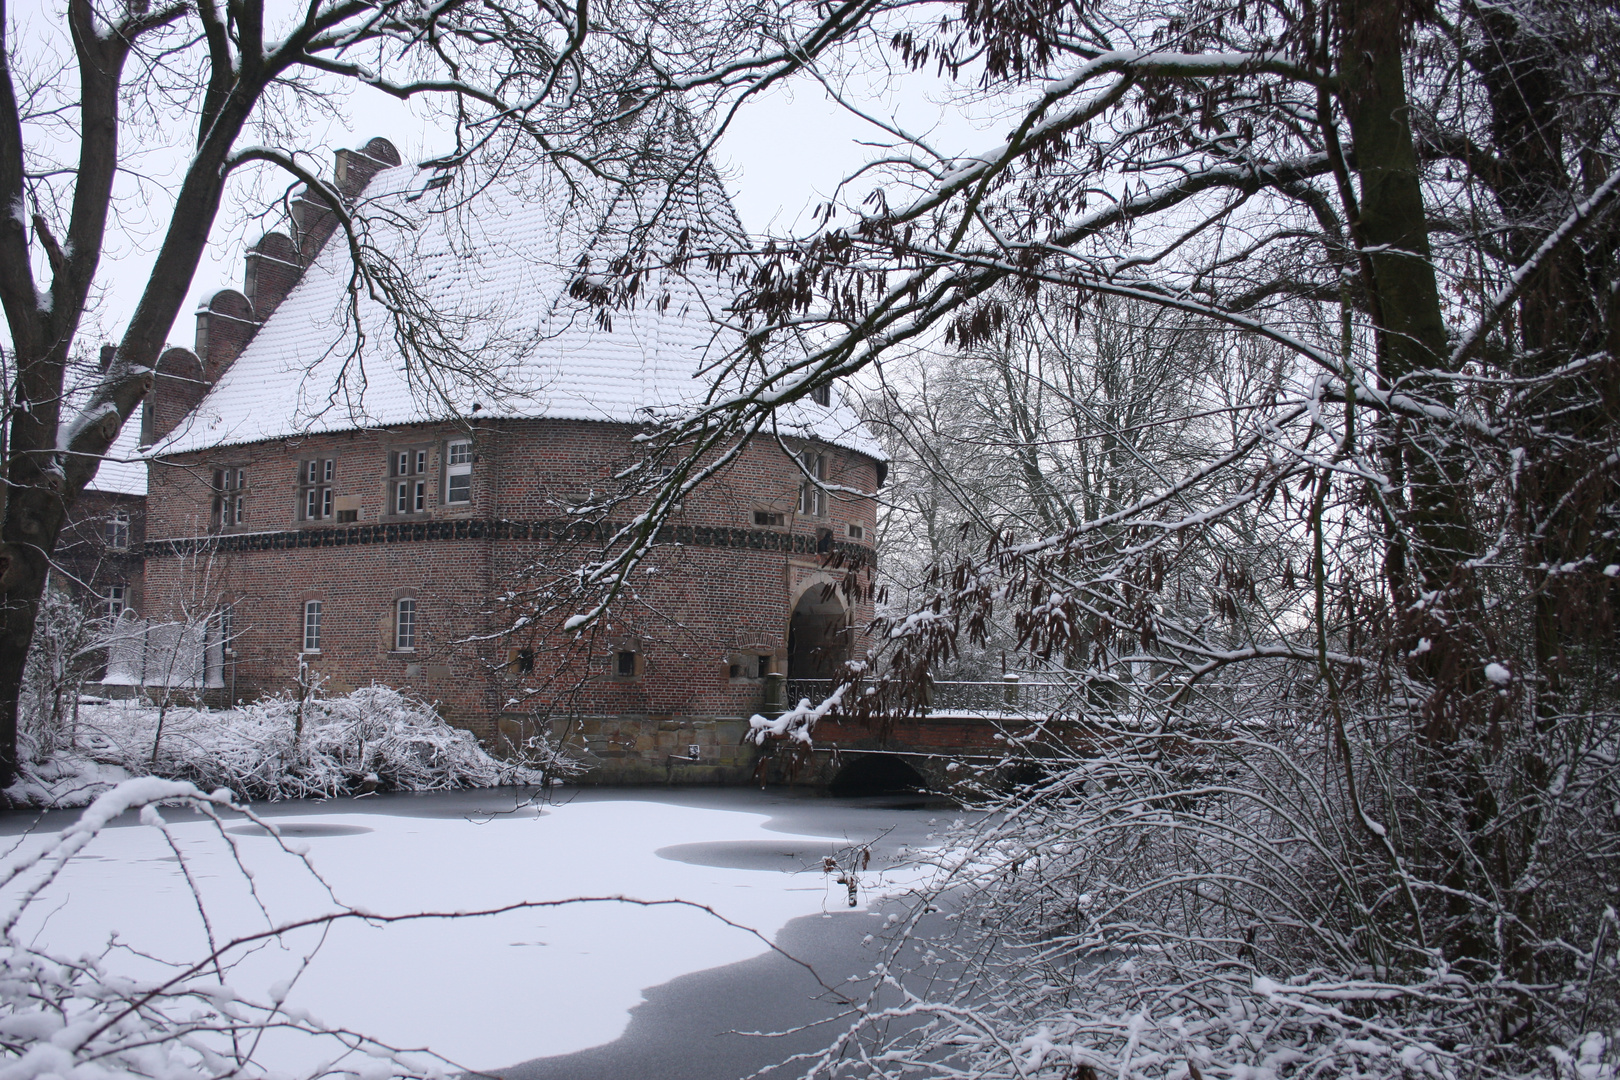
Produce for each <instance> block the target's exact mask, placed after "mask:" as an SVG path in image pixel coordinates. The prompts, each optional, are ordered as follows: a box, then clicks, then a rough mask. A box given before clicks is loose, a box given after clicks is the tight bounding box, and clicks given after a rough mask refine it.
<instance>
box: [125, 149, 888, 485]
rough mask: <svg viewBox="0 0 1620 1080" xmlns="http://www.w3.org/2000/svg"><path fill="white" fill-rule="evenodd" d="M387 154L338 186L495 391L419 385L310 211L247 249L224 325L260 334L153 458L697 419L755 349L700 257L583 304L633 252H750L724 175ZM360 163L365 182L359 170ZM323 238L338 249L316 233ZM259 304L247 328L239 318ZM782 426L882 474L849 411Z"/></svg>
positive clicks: (456, 381) (725, 287)
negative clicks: (470, 428)
mask: <svg viewBox="0 0 1620 1080" xmlns="http://www.w3.org/2000/svg"><path fill="white" fill-rule="evenodd" d="M379 143H383V146H384V147H386V150H383V149H382V148H379V147H378V144H379ZM392 150H393V148H392V147H391V146H387V144H386V143H385V142H384V141H383V140H373V142H372V143H371V144H368V146H367V147H366V149H365V151H361V152H354V151H351V152H347V154H348V155H349V156H348V157H345V158H344V159H343V160H341V161H340V162H339V168H338V176H337V179H338V183H339V186H340V187H341V188H349V187H355V193H354V198H355V200H356V206H357V207H358V208H359V209H360V211H361V212H362V214H364V215H365V216H367V217H368V218H369V219H370V221H371V222H372V224H371V226H370V232H369V234H368V236H367V241H368V242H369V243H370V244H373V245H375V247H376V248H377V250H378V251H379V252H381V253H382V254H383V255H385V256H386V257H387V258H388V259H389V260H391V261H392V263H393V265H394V266H396V267H397V268H398V269H399V270H400V271H401V272H402V273H403V274H404V275H405V277H406V279H407V280H408V281H409V282H410V283H411V286H412V288H414V289H415V290H417V291H418V292H419V293H420V295H421V297H422V299H424V300H425V301H426V302H427V303H428V304H430V305H431V306H432V307H433V309H434V310H436V311H438V312H439V313H440V314H441V315H442V316H443V321H442V324H441V325H442V327H443V332H444V333H445V335H446V336H447V337H449V338H451V339H453V340H454V342H455V345H456V347H457V348H458V349H459V350H461V351H463V352H466V353H471V354H474V355H477V356H479V357H480V360H481V361H482V362H483V363H484V364H486V365H487V366H488V371H489V377H487V378H483V379H479V380H473V379H466V378H457V377H455V376H454V375H453V374H452V375H447V374H446V373H445V372H444V371H443V370H440V369H434V370H427V369H423V370H413V365H412V364H411V363H408V362H407V360H406V358H405V356H404V355H403V353H402V351H401V349H400V347H399V345H398V343H397V342H396V337H395V332H394V328H393V326H392V324H391V322H390V320H389V319H388V317H387V315H386V313H385V311H384V309H383V307H382V305H381V304H379V303H378V302H376V301H375V300H374V299H373V298H371V297H370V296H369V295H367V294H366V293H365V290H364V289H363V288H362V289H361V290H360V291H359V295H358V299H357V300H355V301H354V304H355V306H354V308H353V309H352V310H351V307H350V304H351V298H352V297H354V296H355V293H354V292H352V291H351V279H352V274H351V265H350V260H349V251H348V245H347V243H346V241H345V239H344V236H343V234H342V233H341V232H339V233H335V234H333V233H332V231H331V228H330V221H329V219H330V217H331V215H330V214H329V213H328V214H327V215H326V219H320V218H319V216H318V215H317V214H316V212H315V210H313V209H309V208H305V209H303V210H302V211H300V212H298V213H295V217H298V218H299V220H298V221H295V222H294V224H293V228H292V230H291V232H292V235H291V236H287V235H285V234H280V233H272V234H269V235H267V236H266V237H265V238H263V239H262V240H261V241H260V242H259V243H258V244H256V245H255V246H254V248H253V249H252V250H251V251H250V252H249V255H248V259H249V266H250V270H249V272H248V274H247V280H246V281H245V283H244V284H245V289H244V292H243V293H237V292H234V291H232V292H230V293H229V295H228V297H226V294H224V293H222V294H220V297H224V298H225V299H227V300H228V301H229V304H228V305H227V306H231V310H230V311H229V312H228V313H225V312H222V314H228V315H229V317H230V318H232V319H242V320H243V323H242V325H246V324H247V323H249V322H253V330H254V331H256V332H250V333H249V334H248V335H246V339H245V340H244V342H243V343H242V344H241V345H238V343H237V342H236V341H235V340H234V339H233V340H231V341H230V342H229V344H228V345H226V348H227V349H229V350H231V352H233V353H234V352H235V351H236V350H237V349H238V348H239V349H240V352H239V354H237V355H234V356H233V357H231V358H229V359H226V358H221V357H215V356H209V355H205V356H204V361H205V363H206V366H207V367H208V369H209V372H208V374H209V376H210V378H209V379H208V381H209V382H211V383H212V384H213V385H212V388H211V389H209V390H208V392H207V394H206V396H203V397H202V398H201V400H200V402H199V403H198V404H197V405H196V407H195V410H194V412H192V414H191V415H190V416H189V417H187V418H186V422H185V423H181V424H179V426H178V427H176V428H175V429H174V430H173V431H172V432H168V433H166V434H160V435H159V436H158V438H157V440H156V445H154V446H153V447H152V450H151V452H152V454H153V455H168V454H176V453H184V452H188V451H196V450H201V449H206V448H210V447H216V446H227V445H243V444H250V443H256V442H263V441H267V440H276V439H283V438H289V437H296V436H301V435H306V434H310V433H314V432H322V431H327V432H330V431H344V430H354V429H364V428H379V427H381V428H386V427H394V426H399V425H406V424H417V423H427V422H434V421H442V420H446V419H454V418H457V417H464V416H468V415H471V414H472V413H473V412H474V411H475V410H476V411H477V412H478V415H480V416H484V417H502V416H507V417H526V418H550V419H567V420H600V421H610V422H630V423H635V422H640V421H643V420H645V419H646V418H647V417H648V415H649V414H650V413H651V412H654V411H659V412H662V411H666V410H671V409H680V408H682V407H684V406H689V405H694V404H697V403H698V402H700V401H701V400H702V399H703V398H704V396H705V395H706V394H707V393H709V392H710V389H711V388H710V384H709V379H708V378H707V377H705V375H704V374H703V369H704V368H705V366H706V365H708V364H711V363H713V362H714V361H715V360H717V359H719V358H720V357H722V356H724V355H725V354H726V353H727V352H729V351H730V350H731V349H732V348H734V347H735V346H736V344H737V343H738V341H739V340H740V336H739V333H738V331H737V329H736V328H735V326H734V325H728V321H729V307H730V303H731V298H732V297H733V296H734V295H735V289H736V287H737V286H736V285H735V283H734V279H733V278H732V276H731V275H729V274H727V273H725V272H723V271H719V270H716V269H714V268H712V267H711V266H710V265H709V263H708V260H706V259H703V258H697V259H693V260H691V261H689V262H687V263H685V264H684V266H682V268H681V269H680V270H679V271H676V270H661V271H655V272H653V273H650V274H649V275H647V277H646V278H645V279H644V280H643V281H642V282H641V283H640V288H639V291H638V294H637V297H636V301H635V303H634V304H633V305H630V306H628V307H624V308H614V309H611V310H609V311H606V312H604V311H602V310H599V309H598V308H597V307H594V306H592V305H591V304H590V303H589V302H588V300H586V299H581V298H577V297H576V296H575V295H573V294H574V293H576V292H579V291H581V288H580V286H581V283H583V285H584V287H585V289H586V290H587V291H588V288H589V285H590V283H591V272H592V271H593V270H594V271H597V272H603V271H605V270H606V269H607V268H608V267H609V265H610V264H611V263H612V262H613V260H614V259H616V258H619V257H621V256H622V255H623V254H624V253H625V252H626V251H628V250H630V249H631V247H632V245H633V244H635V243H637V242H640V243H643V244H645V245H646V246H647V247H648V248H649V249H651V250H652V251H654V252H655V253H656V254H657V255H658V256H660V257H663V258H668V257H669V256H670V255H672V254H673V253H674V252H675V251H676V245H677V243H679V242H680V241H681V240H682V239H683V234H685V236H684V238H685V239H686V240H687V241H688V242H689V244H690V247H691V248H692V249H695V250H698V251H703V250H704V248H705V247H706V246H707V244H708V242H711V241H715V240H718V241H721V242H725V241H727V240H728V238H729V239H731V240H734V241H735V242H736V243H738V244H740V243H741V236H742V230H741V228H740V226H739V224H738V222H737V219H736V216H735V213H734V211H733V210H732V208H731V205H730V201H729V199H728V198H727V197H726V194H725V192H724V189H723V188H722V187H721V185H720V183H719V181H718V179H717V178H716V177H715V176H714V175H713V173H712V172H711V171H707V170H706V175H705V177H704V180H703V181H702V182H701V183H700V184H698V185H696V190H695V191H694V190H692V189H691V188H683V189H679V190H674V191H672V190H670V188H669V187H668V186H667V185H662V184H659V183H656V182H653V183H646V184H642V185H637V188H636V189H635V190H633V191H627V190H623V189H616V188H611V187H609V186H608V185H607V184H605V183H604V182H601V181H596V180H593V179H591V178H585V179H583V180H575V179H565V178H564V177H563V176H562V175H561V174H560V173H558V172H557V171H556V170H555V168H554V167H552V166H535V167H533V168H531V169H529V170H527V171H526V172H524V173H523V174H522V175H519V176H516V177H503V178H501V179H500V180H497V181H496V182H494V183H489V184H487V185H485V186H483V187H481V188H479V189H477V190H473V191H466V190H463V185H462V184H461V183H460V182H459V181H460V178H459V177H458V176H456V175H454V174H449V173H446V172H443V171H437V170H434V169H431V168H416V167H413V166H395V167H387V168H384V167H381V166H380V165H378V159H381V158H386V157H387V156H388V153H387V152H389V151H392ZM362 159H363V161H362ZM393 160H395V161H397V160H398V158H397V155H395V156H394V158H393ZM357 161H362V163H363V164H364V166H365V169H364V170H356V168H355V163H356V162H357ZM373 166H376V171H375V172H374V175H373V174H372V171H371V170H372V167H373ZM345 167H347V168H345ZM357 178H360V179H363V180H364V181H365V182H364V186H363V187H358V186H356V185H355V180H356V179H357ZM345 194H346V195H347V194H349V192H348V191H347V190H346V191H345ZM303 202H308V200H307V199H306V200H303ZM303 202H300V203H299V206H303ZM305 218H308V220H305ZM654 219H656V224H655V225H653V226H652V227H651V228H648V227H647V226H646V225H645V223H646V222H647V221H649V220H654ZM322 231H324V232H325V233H327V234H330V235H331V236H332V239H331V240H330V242H325V241H326V236H325V235H318V236H317V234H319V233H320V232H322ZM317 238H318V239H319V240H320V241H322V244H321V247H320V250H319V253H318V254H315V255H314V256H313V261H312V262H310V263H309V265H308V266H307V268H304V269H302V273H301V276H299V275H298V274H296V273H294V272H293V271H294V270H295V269H296V268H297V267H296V264H298V263H300V262H302V261H303V260H304V259H305V258H308V257H310V248H311V246H312V244H311V241H313V240H315V239H317ZM238 300H240V301H241V302H240V303H238ZM244 305H245V308H244V311H245V313H244V314H238V313H237V312H236V311H235V307H244ZM205 314H206V313H205ZM254 320H263V322H262V326H260V325H258V324H257V322H254ZM232 325H233V326H234V325H237V324H236V323H234V322H233V323H232ZM357 328H358V333H357ZM213 333H214V332H213V331H209V332H208V336H209V337H210V339H211V338H212V337H213ZM357 341H360V342H363V346H362V347H360V348H357V347H356V342H357ZM212 349H213V345H212V342H211V341H210V342H208V343H206V351H212ZM200 351H204V350H200ZM221 367H223V371H222V372H220V369H221ZM216 373H218V374H217V375H216ZM216 379H217V381H215V380H216ZM492 386H493V387H498V388H499V390H492V389H491V387H492ZM188 404H189V403H188ZM777 425H778V429H779V430H780V431H781V433H782V434H785V435H790V436H800V437H808V438H816V439H820V440H822V441H825V442H827V443H830V444H833V445H837V446H841V447H844V448H846V449H850V450H855V451H857V452H860V453H863V454H865V455H867V456H869V457H871V458H873V459H874V460H877V461H880V462H881V461H883V460H884V458H885V457H886V455H884V453H883V451H882V449H881V448H880V446H879V445H878V444H877V442H876V440H874V439H873V438H872V437H871V436H870V434H868V433H867V432H866V431H865V430H864V428H863V427H862V426H861V424H860V420H859V418H858V416H857V415H856V414H855V413H854V411H853V410H852V409H850V408H848V407H847V406H846V405H845V404H843V402H842V401H841V400H839V398H838V396H837V395H834V397H833V402H832V404H831V407H824V406H815V405H812V404H810V403H808V402H806V403H795V404H792V405H788V406H784V407H783V408H782V409H781V410H780V412H779V414H778V416H777Z"/></svg>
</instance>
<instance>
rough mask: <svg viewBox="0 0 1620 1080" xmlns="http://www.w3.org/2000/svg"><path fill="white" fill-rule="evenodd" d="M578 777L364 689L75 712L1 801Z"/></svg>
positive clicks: (402, 700) (545, 754) (400, 699)
mask: <svg viewBox="0 0 1620 1080" xmlns="http://www.w3.org/2000/svg"><path fill="white" fill-rule="evenodd" d="M580 770H581V766H579V765H578V764H577V763H576V762H574V761H573V760H572V759H571V758H568V757H567V756H566V755H565V754H563V753H562V752H561V751H560V750H559V749H558V748H557V747H556V746H555V745H553V744H551V743H549V742H546V741H544V740H531V741H530V742H529V743H528V744H526V745H525V746H524V747H522V748H521V749H520V752H519V753H518V754H517V755H515V756H514V757H512V758H511V759H509V760H502V759H499V758H496V757H494V756H492V755H490V754H489V753H488V752H487V751H486V750H484V748H483V747H481V746H480V745H479V744H478V741H477V739H475V738H474V737H473V736H472V734H471V733H470V732H467V731H463V730H461V729H459V728H454V727H451V726H450V725H449V724H448V723H446V722H445V720H444V719H443V718H442V717H441V716H439V714H438V713H437V712H436V711H435V710H434V708H433V706H432V705H430V704H428V703H426V702H424V701H421V700H419V699H416V698H412V697H408V696H406V695H404V694H401V693H400V692H399V691H397V690H394V689H392V688H390V687H386V686H368V687H365V688H363V689H359V690H355V691H353V692H351V693H348V694H344V695H341V696H336V697H322V696H311V697H308V698H306V699H305V700H304V701H302V702H300V701H298V700H297V699H295V698H292V697H287V696H281V697H274V698H267V699H265V700H263V701H259V702H255V703H254V704H251V705H245V706H241V707H239V708H235V709H225V710H218V711H213V710H208V709H199V708H189V707H180V706H173V705H171V706H169V707H168V708H166V709H163V708H159V707H157V706H155V705H150V704H147V703H145V702H142V701H137V700H129V701H115V702H106V703H95V704H81V705H80V706H79V710H78V717H77V723H76V726H75V728H74V730H73V731H72V732H71V733H70V736H69V738H68V740H67V741H66V745H65V746H64V747H63V748H62V749H60V750H58V751H57V752H56V753H55V754H52V755H50V756H48V757H46V758H45V760H43V761H40V762H35V763H31V764H26V765H25V766H24V770H23V775H22V777H21V778H20V779H19V780H18V781H17V782H16V783H15V784H13V785H12V786H11V787H10V788H9V789H7V791H6V795H7V796H8V797H9V798H10V799H11V801H12V804H13V805H28V806H83V805H86V804H87V803H89V802H90V801H91V800H92V799H94V798H95V797H96V796H97V795H99V794H100V793H102V792H103V791H106V790H107V789H108V788H110V787H111V786H113V785H114V784H117V783H118V782H119V781H121V780H124V779H127V778H128V777H130V776H135V775H153V776H162V777H168V778H171V779H176V780H185V781H189V782H191V783H193V784H196V785H197V786H198V787H199V788H202V789H203V790H205V791H212V790H215V789H218V788H225V789H227V790H229V791H231V792H233V793H235V795H236V796H237V797H238V798H241V799H272V800H274V799H300V798H330V797H332V796H336V795H344V794H356V793H359V792H365V791H379V790H380V791H435V790H443V789H450V788H474V787H497V786H501V785H507V784H545V783H548V782H549V781H550V780H551V779H553V778H556V777H559V776H566V775H572V774H575V773H578V772H579V771H580Z"/></svg>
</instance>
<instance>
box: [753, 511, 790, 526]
mask: <svg viewBox="0 0 1620 1080" xmlns="http://www.w3.org/2000/svg"><path fill="white" fill-rule="evenodd" d="M754 524H755V525H760V526H763V527H765V528H768V529H780V528H781V527H782V526H783V525H785V524H787V515H786V514H783V513H782V512H781V511H780V510H755V511H754Z"/></svg>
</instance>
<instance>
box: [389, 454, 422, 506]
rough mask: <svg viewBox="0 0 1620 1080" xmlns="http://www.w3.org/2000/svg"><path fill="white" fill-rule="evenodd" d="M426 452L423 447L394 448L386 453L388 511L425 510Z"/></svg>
mask: <svg viewBox="0 0 1620 1080" xmlns="http://www.w3.org/2000/svg"><path fill="white" fill-rule="evenodd" d="M427 467H428V454H427V451H426V450H423V449H420V448H418V449H407V450H395V451H393V452H392V453H390V454H389V455H388V476H389V480H388V512H389V513H392V514H420V513H423V512H425V511H426V510H427Z"/></svg>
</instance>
